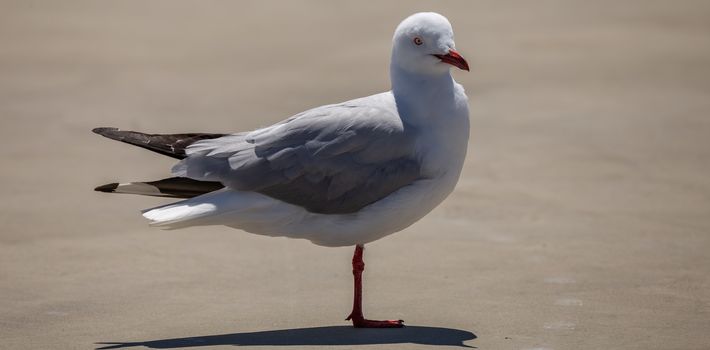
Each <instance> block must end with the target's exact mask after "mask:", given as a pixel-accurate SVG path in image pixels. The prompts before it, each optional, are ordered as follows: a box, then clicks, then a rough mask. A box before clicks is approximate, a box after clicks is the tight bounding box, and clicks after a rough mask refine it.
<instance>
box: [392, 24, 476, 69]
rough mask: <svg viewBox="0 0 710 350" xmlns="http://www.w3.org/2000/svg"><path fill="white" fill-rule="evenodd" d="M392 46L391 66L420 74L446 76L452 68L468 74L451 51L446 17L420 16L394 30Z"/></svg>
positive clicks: (452, 37)
mask: <svg viewBox="0 0 710 350" xmlns="http://www.w3.org/2000/svg"><path fill="white" fill-rule="evenodd" d="M392 41H393V45H392V66H393V67H396V68H400V69H402V70H404V71H407V72H411V73H419V74H441V73H445V72H447V71H448V70H449V68H451V66H455V67H458V68H460V69H464V70H469V69H468V63H467V62H466V60H465V59H464V58H463V57H461V55H460V54H459V53H458V52H456V50H454V48H455V45H454V31H453V29H451V23H449V20H447V19H446V17H444V16H442V15H440V14H438V13H434V12H420V13H415V14H413V15H411V16H409V17H407V18H406V19H405V20H404V21H402V23H400V24H399V26H397V30H395V32H394V38H393V40H392Z"/></svg>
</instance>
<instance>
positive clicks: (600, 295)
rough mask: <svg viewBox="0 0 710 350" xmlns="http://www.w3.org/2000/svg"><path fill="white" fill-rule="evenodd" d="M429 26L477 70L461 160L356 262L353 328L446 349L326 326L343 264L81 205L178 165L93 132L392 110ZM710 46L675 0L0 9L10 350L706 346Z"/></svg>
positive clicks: (220, 231)
mask: <svg viewBox="0 0 710 350" xmlns="http://www.w3.org/2000/svg"><path fill="white" fill-rule="evenodd" d="M418 11H436V12H439V13H442V14H443V15H445V16H447V17H448V18H449V20H450V21H451V23H452V24H453V27H454V32H455V36H456V46H457V49H458V51H459V52H461V53H462V54H463V55H464V57H466V58H467V60H468V61H469V63H470V64H471V72H470V73H467V72H461V71H455V72H454V73H453V74H454V75H455V78H456V80H457V81H459V82H460V83H461V84H463V85H464V87H465V88H466V90H467V93H468V95H469V97H470V107H471V143H470V148H469V156H468V159H467V163H466V165H465V169H464V172H463V175H462V178H461V180H460V182H459V186H458V188H457V190H456V192H455V193H453V194H452V195H451V197H450V198H449V199H448V200H447V201H446V202H444V204H442V205H441V206H440V207H439V208H438V209H437V210H436V211H434V212H433V213H432V214H430V215H429V216H428V217H426V218H425V219H423V220H422V221H421V222H420V223H418V224H416V225H414V226H413V227H411V228H409V229H407V230H405V231H403V232H400V233H398V234H395V235H393V236H390V237H388V238H386V239H383V240H381V241H378V242H375V243H373V244H370V245H368V248H369V249H368V250H367V253H366V254H367V257H366V260H367V261H368V269H367V271H366V273H365V294H366V295H365V303H366V304H365V308H366V315H369V316H370V317H373V318H383V317H390V318H403V319H404V320H405V321H406V322H407V324H409V325H413V326H423V327H424V326H425V327H435V328H436V329H440V330H435V329H434V328H432V329H430V330H428V331H427V332H424V333H422V334H423V335H422V336H419V337H414V338H412V337H410V335H411V332H410V333H392V334H393V336H392V338H387V337H384V338H383V337H382V336H377V337H373V336H372V334H371V333H347V332H349V329H347V330H344V329H341V328H337V327H331V326H346V325H348V323H346V322H344V321H342V319H343V318H345V316H346V315H347V314H348V312H349V311H350V305H351V283H352V282H351V277H352V276H351V274H350V255H351V253H352V252H351V249H350V248H337V249H330V248H328V249H326V248H322V247H317V246H314V245H312V244H310V243H309V242H307V241H297V240H288V239H274V238H265V237H258V236H253V235H249V234H246V233H244V232H240V231H237V230H231V229H225V228H221V227H208V228H196V229H187V230H180V231H172V232H167V231H160V230H157V229H151V228H149V227H147V225H146V222H145V221H144V220H143V218H142V217H141V216H140V215H139V210H140V209H143V208H147V207H152V206H156V205H159V204H160V203H165V202H167V201H166V200H164V199H156V198H145V197H132V196H110V195H105V194H100V193H95V192H93V191H92V189H93V187H95V186H96V185H100V184H104V183H108V182H114V181H130V180H153V179H158V178H162V177H165V176H166V175H167V174H168V171H169V168H170V166H171V165H172V163H173V162H172V160H171V159H169V158H165V157H161V156H158V155H155V154H153V153H150V152H146V151H143V150H140V149H137V148H132V147H129V146H128V145H124V144H121V143H117V142H113V141H109V140H107V139H103V138H100V137H98V136H96V135H94V134H92V133H91V132H90V130H91V129H92V128H93V127H97V126H116V127H120V128H124V129H134V130H140V131H145V132H153V133H171V132H197V131H199V132H227V131H242V130H248V129H254V128H257V127H260V126H265V125H269V124H272V123H274V122H277V121H280V120H282V119H285V118H286V117H288V116H290V115H292V114H295V113H297V112H300V111H302V110H305V109H307V108H311V107H314V106H319V105H322V104H328V103H335V102H340V101H344V100H348V99H351V98H355V97H360V96H365V95H369V94H373V93H377V92H381V91H385V90H388V89H389V77H388V65H389V56H390V41H391V37H392V34H393V31H394V28H395V27H396V26H397V24H398V23H399V22H400V21H401V20H402V19H404V18H405V17H407V16H408V15H410V14H412V13H414V12H418ZM709 37H710V3H709V2H707V1H689V0H682V1H651V0H643V1H641V0H638V1H631V0H629V1H593V2H592V1H581V0H580V1H571V0H570V1H552V0H544V1H535V2H531V1H492V0H491V1H409V2H398V1H392V2H381V3H377V4H375V3H374V2H373V3H368V4H362V3H356V2H344V1H290V2H276V1H258V2H257V1H253V2H234V1H151V2H144V1H112V2H108V1H102V2H97V1H0V145H1V146H2V147H0V164H2V166H0V193H2V200H1V201H0V339H2V343H0V348H8V349H23V348H27V349H38V348H92V347H98V346H102V345H95V343H100V342H116V343H122V344H118V346H129V345H130V344H126V343H129V342H138V343H136V344H133V345H130V346H139V345H145V346H149V347H162V348H166V347H168V348H170V347H177V346H183V347H188V346H196V345H195V344H199V345H215V346H219V345H262V346H266V345H291V346H290V347H289V349H296V348H301V347H302V348H312V347H313V346H321V347H330V346H338V345H357V344H370V345H379V346H381V347H383V348H418V347H419V348H427V347H430V346H431V345H442V344H448V343H453V344H456V343H457V342H458V343H460V342H461V341H463V342H464V343H465V344H466V345H468V346H475V347H478V348H481V349H600V348H604V349H648V348H666V349H703V348H707V346H708V344H710V336H708V330H709V329H710V292H709V291H710V254H709V253H708V252H710V176H709V175H710V119H709V118H710V41H708V38H709ZM315 327H331V328H324V329H321V328H315ZM294 329H307V330H308V331H307V333H306V334H307V335H309V337H307V338H309V339H305V338H304V337H302V336H301V337H299V336H294V333H293V330H294ZM410 329H414V328H410ZM269 331H275V332H274V333H268V336H263V337H261V338H258V339H261V340H253V338H248V339H252V340H248V339H247V338H245V336H244V335H245V334H248V333H251V332H269ZM308 332H310V333H308ZM343 332H345V333H343ZM394 332H400V331H394ZM404 332H406V331H404ZM457 332H458V333H457ZM220 334H221V335H224V336H223V337H221V338H220V337H217V338H209V339H211V340H209V341H207V343H205V338H201V337H204V336H209V335H220ZM260 334H263V333H260ZM353 334H354V336H355V338H351V337H353ZM452 334H459V335H458V336H455V335H452ZM461 334H464V336H461ZM474 335H475V337H477V338H476V339H472V338H473V337H474ZM457 337H458V338H457ZM170 338H183V340H182V342H180V341H178V342H173V343H169V342H161V340H164V339H170ZM459 338H460V339H459ZM353 339H357V340H353ZM150 341H153V343H150ZM156 341H157V343H156ZM141 342H148V343H141ZM449 345H451V344H449Z"/></svg>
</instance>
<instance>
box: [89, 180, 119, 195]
mask: <svg viewBox="0 0 710 350" xmlns="http://www.w3.org/2000/svg"><path fill="white" fill-rule="evenodd" d="M117 187H118V182H114V183H110V184H105V185H101V186H99V187H96V188H94V191H98V192H106V193H111V192H113V191H114V190H116V188H117Z"/></svg>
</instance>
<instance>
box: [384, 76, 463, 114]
mask: <svg viewBox="0 0 710 350" xmlns="http://www.w3.org/2000/svg"><path fill="white" fill-rule="evenodd" d="M390 79H391V80H392V94H393V95H394V98H395V101H396V103H397V108H398V110H399V113H400V115H402V116H403V117H405V116H406V120H405V122H407V123H410V124H413V125H417V124H422V123H426V122H432V121H433V120H434V119H436V117H437V115H436V113H435V112H436V111H437V110H439V107H440V106H446V105H447V104H453V102H454V99H455V89H454V84H455V82H454V79H453V78H452V77H451V73H450V72H449V71H448V70H446V71H444V72H441V73H436V74H419V73H412V72H408V71H406V70H404V69H401V68H399V67H397V66H395V65H392V66H391V67H390Z"/></svg>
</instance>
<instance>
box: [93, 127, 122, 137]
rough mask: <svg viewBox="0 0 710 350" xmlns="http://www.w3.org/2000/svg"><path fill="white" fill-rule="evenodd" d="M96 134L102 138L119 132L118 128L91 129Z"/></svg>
mask: <svg viewBox="0 0 710 350" xmlns="http://www.w3.org/2000/svg"><path fill="white" fill-rule="evenodd" d="M91 131H93V132H94V133H96V134H99V135H101V136H104V135H106V134H108V133H110V132H115V131H118V128H107V127H100V128H93V129H91Z"/></svg>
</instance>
